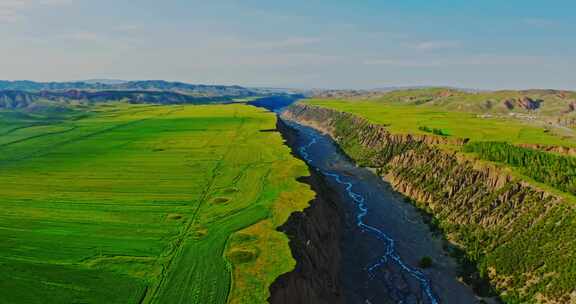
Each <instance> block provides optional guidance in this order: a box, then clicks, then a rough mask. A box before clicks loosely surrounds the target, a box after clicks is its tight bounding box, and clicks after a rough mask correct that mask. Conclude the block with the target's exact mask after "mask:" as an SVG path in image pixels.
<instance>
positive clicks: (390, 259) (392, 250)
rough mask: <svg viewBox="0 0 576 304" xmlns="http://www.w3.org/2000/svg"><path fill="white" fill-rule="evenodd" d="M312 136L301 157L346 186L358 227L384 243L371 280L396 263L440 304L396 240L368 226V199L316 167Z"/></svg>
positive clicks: (338, 177) (434, 303)
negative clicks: (390, 264)
mask: <svg viewBox="0 0 576 304" xmlns="http://www.w3.org/2000/svg"><path fill="white" fill-rule="evenodd" d="M311 136H312V139H311V140H310V142H309V143H308V144H306V145H304V146H302V147H300V148H299V149H298V151H299V153H300V156H301V157H302V158H303V159H304V160H305V161H306V162H307V163H308V165H310V166H311V167H312V168H314V170H316V171H317V172H319V173H321V174H323V175H324V176H327V177H330V178H332V179H333V180H334V181H335V182H337V183H338V184H340V185H343V186H344V189H345V190H346V193H347V194H348V196H349V197H350V198H351V199H352V200H353V201H354V202H355V204H356V207H357V211H358V213H357V214H356V224H357V226H358V227H359V228H360V229H361V230H362V231H364V232H367V233H369V234H370V235H372V236H373V237H375V238H377V239H378V240H380V241H382V242H383V243H384V245H385V248H386V250H385V252H384V254H383V255H381V256H380V258H379V259H377V260H376V261H374V262H373V263H372V264H371V265H370V266H369V267H367V268H366V271H367V272H368V274H369V277H370V278H371V279H374V278H375V275H376V271H377V270H379V269H381V268H382V267H383V266H385V265H386V264H388V263H395V264H396V265H397V266H398V267H399V269H400V270H401V271H402V272H404V273H405V274H407V275H409V276H411V277H412V278H414V279H415V280H416V281H417V282H419V284H420V286H421V288H422V290H423V291H424V293H425V294H426V298H427V299H428V302H429V303H432V304H438V303H439V300H438V297H437V296H436V295H435V294H434V292H433V290H432V283H431V281H430V280H429V279H428V278H427V277H426V275H425V274H424V273H422V272H421V271H420V270H418V269H414V268H412V267H410V266H408V265H407V264H406V263H405V262H404V261H403V260H402V258H401V257H400V256H399V254H398V252H397V251H396V244H395V241H394V239H392V238H391V237H390V236H389V235H388V234H386V233H385V232H384V231H382V230H380V229H378V228H376V227H374V226H371V225H368V224H367V223H366V222H365V217H366V216H367V215H368V213H369V209H368V206H367V204H366V203H367V202H366V198H365V197H364V196H362V195H360V194H359V193H356V192H354V190H353V188H354V185H353V184H352V183H351V182H348V181H346V180H344V179H343V178H342V176H341V175H339V174H336V173H334V172H329V171H325V170H321V169H320V168H319V167H318V166H314V162H313V160H312V158H311V157H310V155H309V153H308V150H309V149H310V148H311V147H312V146H314V145H315V144H316V143H317V142H318V138H317V136H318V135H311ZM399 303H403V301H402V300H401V301H400V302H399Z"/></svg>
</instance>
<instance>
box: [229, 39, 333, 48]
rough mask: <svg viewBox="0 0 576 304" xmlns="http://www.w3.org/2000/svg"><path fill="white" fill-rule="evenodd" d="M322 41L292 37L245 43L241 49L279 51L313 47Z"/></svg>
mask: <svg viewBox="0 0 576 304" xmlns="http://www.w3.org/2000/svg"><path fill="white" fill-rule="evenodd" d="M321 41H322V39H321V38H318V37H290V38H286V39H284V40H277V41H256V42H248V43H243V46H240V47H241V48H247V49H278V48H289V47H298V46H305V45H311V44H315V43H319V42H321Z"/></svg>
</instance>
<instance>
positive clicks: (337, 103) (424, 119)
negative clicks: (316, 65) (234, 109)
mask: <svg viewBox="0 0 576 304" xmlns="http://www.w3.org/2000/svg"><path fill="white" fill-rule="evenodd" d="M306 102H307V103H309V104H312V105H317V106H322V107H327V108H331V109H335V110H339V111H344V112H349V113H353V114H357V115H360V116H362V117H364V118H366V119H368V120H370V121H372V122H374V123H378V124H383V125H386V126H387V127H388V129H389V130H390V132H392V133H399V134H426V133H427V132H425V131H423V129H427V128H428V129H437V130H441V131H442V132H443V133H445V134H446V135H449V136H454V137H459V138H469V139H471V140H474V141H502V142H509V143H512V144H543V145H561V146H571V147H576V142H575V141H574V140H572V139H567V138H564V137H562V136H557V135H555V134H553V133H552V132H549V131H547V130H546V129H545V128H544V127H542V126H538V125H535V124H531V123H529V122H523V121H519V120H516V119H511V118H502V117H492V118H482V117H481V116H479V115H478V114H477V113H472V112H464V111H455V110H447V109H445V108H444V107H442V106H419V105H414V104H400V103H397V102H383V101H379V100H351V101H347V100H334V99H311V100H308V101H306Z"/></svg>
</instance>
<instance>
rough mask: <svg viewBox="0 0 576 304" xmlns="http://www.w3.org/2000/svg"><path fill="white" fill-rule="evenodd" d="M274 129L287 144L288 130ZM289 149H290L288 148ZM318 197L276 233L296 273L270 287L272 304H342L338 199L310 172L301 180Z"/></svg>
mask: <svg viewBox="0 0 576 304" xmlns="http://www.w3.org/2000/svg"><path fill="white" fill-rule="evenodd" d="M278 129H279V130H280V131H281V132H282V134H283V136H284V138H285V139H286V140H287V141H289V142H290V141H291V140H293V138H292V132H295V131H294V130H292V129H290V128H289V127H287V126H286V125H284V124H283V123H282V121H280V120H279V122H278ZM290 146H293V145H290ZM304 181H305V182H308V183H310V184H311V186H312V188H313V190H314V191H315V192H316V193H318V196H317V197H316V198H315V199H314V201H312V202H311V204H310V207H308V208H307V209H305V210H304V211H303V212H297V213H294V214H292V215H291V216H290V218H289V219H288V222H286V224H284V225H283V226H282V227H280V230H281V231H283V232H284V233H286V234H287V235H288V237H289V238H290V248H291V249H292V255H293V256H294V259H295V260H296V261H297V264H296V269H295V270H294V271H292V272H289V273H286V274H284V275H282V276H280V277H279V278H278V279H277V280H276V281H275V282H274V284H273V285H272V286H271V287H270V294H271V297H270V299H269V302H270V303H272V304H292V303H300V304H339V303H344V295H343V293H342V291H341V286H340V264H341V262H340V238H341V234H342V219H341V217H340V214H341V212H340V211H339V209H338V205H337V204H335V203H334V202H335V201H336V200H337V199H338V198H337V197H334V194H333V193H332V192H330V191H328V190H327V186H326V185H325V183H324V181H323V179H322V177H321V176H318V175H317V174H316V173H315V172H311V177H309V178H306V179H305V180H304Z"/></svg>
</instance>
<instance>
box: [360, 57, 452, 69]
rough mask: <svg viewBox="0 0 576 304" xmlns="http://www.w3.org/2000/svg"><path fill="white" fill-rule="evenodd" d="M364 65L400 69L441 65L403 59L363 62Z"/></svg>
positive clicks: (439, 64)
mask: <svg viewBox="0 0 576 304" xmlns="http://www.w3.org/2000/svg"><path fill="white" fill-rule="evenodd" d="M364 64H365V65H387V66H395V67H402V68H432V67H438V66H441V65H442V64H441V63H440V62H433V61H432V62H424V61H417V60H404V59H373V60H366V61H364Z"/></svg>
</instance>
